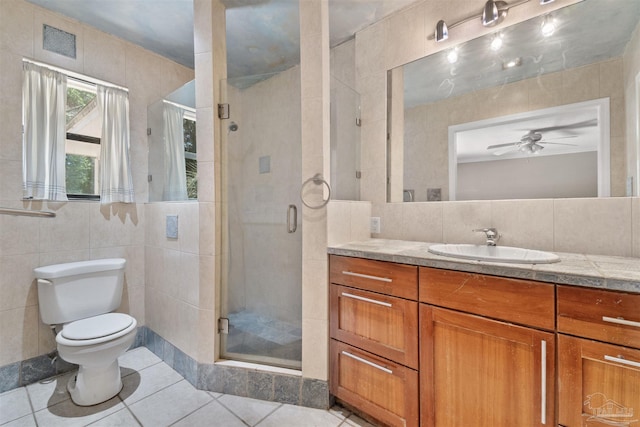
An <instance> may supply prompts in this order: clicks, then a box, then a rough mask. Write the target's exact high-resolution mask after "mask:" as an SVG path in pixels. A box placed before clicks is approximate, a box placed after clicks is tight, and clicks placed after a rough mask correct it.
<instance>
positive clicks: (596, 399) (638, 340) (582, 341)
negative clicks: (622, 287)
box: [557, 285, 640, 427]
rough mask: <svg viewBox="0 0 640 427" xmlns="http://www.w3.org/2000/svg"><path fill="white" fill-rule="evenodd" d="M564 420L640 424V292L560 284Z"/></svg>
mask: <svg viewBox="0 0 640 427" xmlns="http://www.w3.org/2000/svg"><path fill="white" fill-rule="evenodd" d="M557 295H558V309H557V319H558V333H559V334H558V396H559V401H558V409H559V410H558V413H559V414H558V422H559V425H560V426H566V427H574V426H590V427H592V426H593V427H597V426H611V425H616V426H630V425H635V424H638V425H640V295H638V294H629V293H623V292H615V291H608V290H598V289H585V288H577V287H570V286H562V285H558V287H557Z"/></svg>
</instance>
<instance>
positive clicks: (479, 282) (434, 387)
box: [420, 268, 555, 427]
mask: <svg viewBox="0 0 640 427" xmlns="http://www.w3.org/2000/svg"><path fill="white" fill-rule="evenodd" d="M554 294H555V290H554V286H553V285H548V284H543V283H537V282H530V281H525V280H517V279H504V278H499V277H492V276H484V275H476V274H469V273H461V272H455V271H447V270H436V269H430V268H421V269H420V301H421V302H424V303H426V304H420V346H421V347H420V390H421V392H422V393H421V396H420V400H421V409H420V410H421V425H422V426H441V427H449V426H467V425H474V426H516V425H517V426H542V425H550V424H553V423H554V421H555V418H554V417H555V411H554V407H555V386H554V383H555V335H554V333H553V329H554V316H553V314H554V303H555V296H554ZM515 323H518V324H515ZM543 329H547V330H543Z"/></svg>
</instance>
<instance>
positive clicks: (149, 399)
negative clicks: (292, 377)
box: [0, 347, 371, 427]
mask: <svg viewBox="0 0 640 427" xmlns="http://www.w3.org/2000/svg"><path fill="white" fill-rule="evenodd" d="M120 363H121V368H122V369H121V371H122V376H123V378H122V380H123V383H124V384H125V386H124V388H123V390H122V391H121V392H120V394H119V395H118V396H116V397H114V398H113V399H111V400H109V401H107V402H104V403H101V404H100V405H96V406H89V407H80V406H77V405H74V404H73V402H72V401H71V398H70V396H69V393H68V392H67V391H66V384H67V381H68V379H69V378H70V377H71V376H72V375H73V373H71V374H65V375H61V376H59V377H54V378H51V379H48V380H45V381H41V382H40V383H36V384H31V385H29V386H27V387H21V388H18V389H15V390H10V391H7V392H5V393H2V394H0V426H2V427H32V426H46V427H50V426H53V427H55V426H62V427H70V426H72V427H75V426H78V427H84V426H89V425H91V426H93V427H115V426H122V427H139V426H149V427H164V426H166V427H169V426H172V427H187V426H188V427H200V426H202V427H205V426H210V425H213V424H215V425H220V426H225V427H236V426H237V427H243V426H245V427H246V426H252V427H253V426H258V427H268V426H278V427H287V426H295V427H312V426H316V427H348V426H363V427H364V426H371V424H369V423H367V422H366V421H363V420H362V419H360V418H358V417H357V416H355V415H353V414H351V413H350V412H349V411H346V410H345V409H344V408H341V407H339V406H336V407H334V408H331V409H330V410H328V411H324V410H319V409H312V408H304V407H301V406H294V405H286V404H281V403H275V402H266V401H262V400H256V399H250V398H245V397H238V396H233V395H225V394H220V393H212V392H206V391H202V390H197V389H196V388H195V387H193V386H192V385H191V384H190V383H189V382H188V381H186V380H184V379H183V378H182V377H181V376H180V375H179V374H178V373H177V372H175V371H174V370H173V369H171V368H170V367H169V365H167V364H166V363H164V362H163V361H162V360H160V359H159V358H158V357H157V356H155V355H154V354H153V353H152V352H151V351H149V350H148V349H146V348H144V347H140V348H137V349H134V350H131V351H129V352H127V353H126V354H125V355H123V356H122V357H121V359H120ZM212 423H213V424H212Z"/></svg>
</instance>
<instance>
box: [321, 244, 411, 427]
mask: <svg viewBox="0 0 640 427" xmlns="http://www.w3.org/2000/svg"><path fill="white" fill-rule="evenodd" d="M329 264H330V282H331V284H330V314H329V316H330V335H331V344H330V363H331V378H330V389H331V393H332V394H333V395H334V396H335V397H336V398H338V399H340V400H342V401H344V402H345V403H347V404H349V405H352V406H354V407H356V408H358V409H360V410H361V411H363V412H365V413H367V414H369V415H370V416H372V417H373V418H375V419H377V420H380V421H381V422H383V423H385V424H388V425H391V426H407V427H409V426H417V425H418V423H419V420H418V413H419V401H418V394H419V390H418V371H417V369H418V302H417V298H418V268H417V267H415V266H409V265H403V264H394V263H389V262H381V261H372V260H364V259H359V258H348V257H341V256H331V257H330V260H329Z"/></svg>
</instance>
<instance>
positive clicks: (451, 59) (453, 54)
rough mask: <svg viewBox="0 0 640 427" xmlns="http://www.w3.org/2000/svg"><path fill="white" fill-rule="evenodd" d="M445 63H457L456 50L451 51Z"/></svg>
mask: <svg viewBox="0 0 640 427" xmlns="http://www.w3.org/2000/svg"><path fill="white" fill-rule="evenodd" d="M447 61H449V64H455V63H456V62H458V49H451V50H450V51H449V53H448V54H447Z"/></svg>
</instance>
